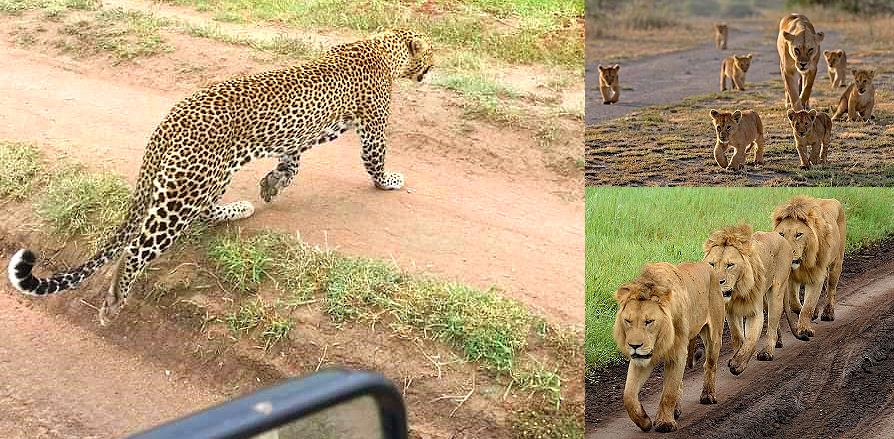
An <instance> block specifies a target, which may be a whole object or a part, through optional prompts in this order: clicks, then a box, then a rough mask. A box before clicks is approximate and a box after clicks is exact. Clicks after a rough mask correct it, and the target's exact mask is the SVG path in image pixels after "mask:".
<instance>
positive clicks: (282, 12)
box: [174, 0, 583, 66]
mask: <svg viewBox="0 0 894 439" xmlns="http://www.w3.org/2000/svg"><path fill="white" fill-rule="evenodd" d="M174 3H177V4H181V5H188V6H192V7H195V8H196V9H198V10H201V11H208V12H212V13H213V14H214V16H215V18H217V19H219V20H221V21H228V22H233V21H241V22H256V21H276V22H282V23H285V24H287V25H290V26H293V27H296V28H302V29H307V28H320V27H324V28H325V27H328V28H348V29H352V30H355V31H360V32H364V33H369V32H373V31H377V30H380V29H384V28H393V27H409V28H415V29H418V30H421V31H425V32H426V33H428V34H430V35H431V36H432V38H433V39H434V40H435V41H436V42H437V43H438V44H439V45H441V46H442V47H443V46H447V47H449V48H453V49H461V50H464V51H470V50H471V51H474V52H478V53H482V54H486V55H489V56H492V57H495V58H498V59H502V60H505V61H508V62H519V63H548V64H562V65H569V66H576V65H579V64H580V62H581V61H582V60H583V41H582V34H583V33H582V31H581V29H580V25H579V23H578V19H579V18H580V17H583V2H579V1H573V0H562V1H557V2H551V1H535V0H482V1H478V0H473V1H467V2H460V3H452V4H435V5H434V6H432V5H431V4H428V5H426V4H425V3H423V2H410V3H406V2H397V1H389V0H368V1H364V2H356V1H349V0H312V1H305V2H281V1H278V0H257V1H252V2H246V1H244V0H215V1H209V0H175V1H174ZM426 7H433V8H435V9H436V10H439V11H441V12H443V13H434V14H433V13H430V12H428V11H427V10H426ZM505 23H510V24H509V25H507V24H505Z"/></svg>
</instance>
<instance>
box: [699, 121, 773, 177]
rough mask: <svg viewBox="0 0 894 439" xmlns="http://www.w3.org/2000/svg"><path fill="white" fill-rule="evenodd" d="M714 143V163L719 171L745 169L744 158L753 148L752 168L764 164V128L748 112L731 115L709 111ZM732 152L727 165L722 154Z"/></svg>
mask: <svg viewBox="0 0 894 439" xmlns="http://www.w3.org/2000/svg"><path fill="white" fill-rule="evenodd" d="M711 119H713V122H714V131H715V132H716V139H717V142H716V143H715V144H714V160H715V161H716V162H717V165H718V166H720V167H721V168H725V169H730V170H733V171H738V170H741V169H742V168H743V167H744V166H745V155H746V154H748V152H749V151H751V146H752V144H753V145H755V148H754V164H756V165H760V164H763V163H764V124H763V122H761V117H760V116H759V115H758V114H757V113H756V112H754V111H752V110H745V111H739V110H736V111H734V112H732V113H730V112H725V111H718V110H711ZM730 148H732V149H733V157H732V160H731V161H730V162H729V164H727V161H726V151H727V150H729V149H730Z"/></svg>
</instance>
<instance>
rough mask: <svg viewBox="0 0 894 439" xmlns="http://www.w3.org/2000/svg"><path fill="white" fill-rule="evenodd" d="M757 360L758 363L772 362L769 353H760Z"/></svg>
mask: <svg viewBox="0 0 894 439" xmlns="http://www.w3.org/2000/svg"><path fill="white" fill-rule="evenodd" d="M757 359H758V360H759V361H773V354H771V353H769V352H761V353H759V354H757Z"/></svg>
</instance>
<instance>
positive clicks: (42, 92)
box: [0, 41, 583, 324]
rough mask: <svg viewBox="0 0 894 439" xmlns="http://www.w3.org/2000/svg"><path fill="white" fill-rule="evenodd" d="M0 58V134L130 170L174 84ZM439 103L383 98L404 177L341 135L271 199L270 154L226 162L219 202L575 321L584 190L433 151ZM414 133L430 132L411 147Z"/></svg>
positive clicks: (394, 165) (9, 55) (14, 53)
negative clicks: (263, 188)
mask: <svg viewBox="0 0 894 439" xmlns="http://www.w3.org/2000/svg"><path fill="white" fill-rule="evenodd" d="M141 62H144V63H152V62H155V60H154V59H147V60H142V61H141ZM0 65H5V66H12V68H7V69H0V121H2V122H0V138H5V139H17V140H33V141H37V142H41V143H42V146H43V147H45V148H46V149H45V150H44V152H45V153H47V154H48V156H49V157H55V156H57V155H63V156H69V157H71V158H72V159H74V161H77V162H81V163H85V164H87V165H88V166H91V167H93V168H94V169H106V170H111V171H113V172H115V173H118V174H121V175H124V176H125V177H126V178H128V179H129V181H130V182H131V183H133V182H134V181H135V178H136V175H137V172H138V169H139V164H140V162H141V159H142V155H143V151H144V148H145V143H146V139H148V137H149V135H150V133H151V132H152V130H154V129H155V126H156V125H157V123H158V122H159V121H160V120H161V118H162V117H163V116H164V115H165V114H166V113H167V112H168V110H169V109H170V108H171V107H172V106H173V105H174V104H175V103H176V102H177V101H178V100H179V99H181V98H182V97H183V96H184V93H183V92H182V91H179V90H174V91H170V90H159V89H156V88H149V87H144V86H140V85H135V84H133V83H132V81H129V80H128V78H127V77H120V76H119V78H120V79H119V78H115V80H112V81H110V80H109V79H108V78H109V74H110V73H109V71H105V72H101V73H97V72H96V70H102V68H101V67H93V66H91V65H89V64H87V63H79V62H76V61H71V60H67V59H65V58H64V57H56V56H50V55H44V54H40V53H36V52H33V51H28V50H22V49H18V48H14V47H12V46H11V45H10V44H9V43H8V42H7V41H0ZM115 73H116V72H115V71H112V72H111V75H115ZM118 74H119V75H120V74H121V73H120V72H119V73H118ZM403 95H407V93H403ZM439 108H440V104H439V103H438V100H437V97H436V96H435V97H431V96H421V95H420V96H415V95H411V96H410V97H409V98H404V99H401V102H395V105H394V109H393V111H392V113H393V114H392V123H393V128H392V131H393V134H392V137H391V145H392V146H391V148H390V151H389V154H388V165H387V166H388V168H389V169H393V170H398V171H402V172H404V175H405V176H406V177H407V187H406V188H405V189H406V190H402V191H396V192H383V191H378V190H376V189H374V188H373V187H372V185H371V184H370V182H369V178H368V177H367V175H366V172H365V170H364V169H363V166H362V163H361V161H360V148H359V143H358V139H357V137H356V135H353V134H351V135H347V136H345V139H339V140H337V141H336V142H333V143H332V144H327V145H325V146H323V147H320V148H314V149H313V150H311V151H309V152H308V154H307V155H306V157H304V160H303V161H302V168H301V172H300V173H299V175H298V177H297V178H296V180H295V182H294V183H293V185H292V186H291V187H290V188H288V189H287V190H286V191H285V192H284V193H283V194H281V195H280V196H279V197H278V198H277V199H276V200H274V202H273V203H270V204H263V202H261V201H260V199H259V196H258V183H257V182H258V181H259V179H260V178H261V177H263V176H264V175H265V174H266V173H267V172H268V171H269V170H270V169H272V168H273V166H274V164H273V162H272V161H271V160H262V161H257V162H253V163H251V164H249V166H247V167H246V168H244V169H243V170H242V171H241V172H239V173H238V174H236V176H235V178H234V181H233V184H232V185H231V187H230V189H229V191H228V193H227V194H226V195H225V197H224V201H225V202H226V201H232V200H235V199H247V200H251V201H252V202H254V203H255V204H256V207H258V209H257V211H256V213H255V215H254V217H253V218H250V219H249V220H246V221H240V222H239V223H238V224H237V225H238V226H240V227H245V228H248V229H252V228H255V229H256V228H265V227H269V228H274V229H278V230H282V231H286V232H300V233H301V237H302V238H303V239H304V240H305V241H308V242H310V243H312V244H318V245H321V246H329V247H333V248H336V249H339V250H340V251H343V252H345V253H348V254H356V255H363V256H368V257H375V258H382V259H386V260H388V259H393V260H395V261H396V262H397V263H398V264H399V265H401V266H402V267H405V268H407V269H409V270H417V269H418V270H422V271H425V272H428V273H432V274H435V275H438V276H441V277H443V278H447V279H451V280H458V281H462V282H464V283H468V284H470V285H474V286H477V287H480V288H488V287H490V286H493V285H495V286H497V287H498V288H500V289H503V290H504V291H505V293H506V294H507V295H509V296H511V297H513V298H515V299H518V300H520V301H522V302H525V303H527V304H528V305H529V306H531V307H532V308H534V309H535V310H537V311H538V312H540V313H542V314H544V315H545V316H546V317H547V318H548V319H549V320H552V321H555V322H564V323H572V324H581V323H582V322H583V308H582V307H581V306H580V303H581V300H582V297H583V294H582V287H581V286H582V285H583V224H582V221H581V218H582V217H583V206H582V203H581V202H580V201H579V199H572V200H569V199H568V197H567V196H565V195H560V194H554V193H551V192H550V191H551V190H556V191H557V192H559V191H560V189H561V188H558V187H557V186H556V185H554V184H553V183H551V182H544V181H542V180H537V179H536V178H535V177H537V176H525V175H507V174H502V173H500V172H492V171H488V170H485V169H482V168H481V167H479V166H476V165H474V164H467V163H465V162H463V161H460V160H456V159H454V158H452V157H450V156H449V155H444V156H442V155H432V154H431V151H435V150H437V149H438V148H440V147H443V146H447V145H449V144H450V143H445V142H444V141H443V139H441V138H439V137H437V136H440V135H442V134H444V132H445V131H449V129H448V128H446V127H438V126H437V124H438V121H439V120H440V119H439V118H440V116H442V115H441V114H439V113H438V111H439V110H438V109H439ZM409 113H412V115H411V114H409ZM430 126H434V128H435V129H434V130H433V131H431V132H429V127H430ZM481 134H482V135H484V133H481ZM486 136H487V137H481V138H477V139H476V138H466V139H463V140H462V141H465V142H484V141H487V142H493V143H494V146H495V149H500V148H502V146H501V144H500V142H501V141H507V140H508V139H511V135H504V133H500V132H496V131H495V132H493V133H486ZM484 139H487V140H484ZM420 142H425V143H432V144H433V145H432V144H429V145H426V146H425V147H424V148H421V149H422V150H419V147H418V144H419V143H420ZM551 188H552V189H551ZM234 224H235V223H234Z"/></svg>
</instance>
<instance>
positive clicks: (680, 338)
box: [614, 262, 689, 359]
mask: <svg viewBox="0 0 894 439" xmlns="http://www.w3.org/2000/svg"><path fill="white" fill-rule="evenodd" d="M679 279H680V278H679V276H678V275H677V274H676V271H675V270H674V266H673V265H672V264H669V263H667V262H659V263H654V264H647V265H645V266H643V269H642V271H641V273H640V275H639V277H637V278H636V280H634V281H633V282H630V283H627V284H624V285H621V286H620V287H619V288H618V291H617V292H616V293H615V299H616V300H617V301H618V304H619V305H620V308H623V307H624V306H625V305H627V303H629V302H631V301H634V300H639V301H646V300H653V301H656V302H658V305H659V307H660V309H661V312H662V314H663V316H664V319H665V321H666V323H667V324H668V325H669V326H670V331H669V332H670V334H664V333H662V334H660V335H659V336H658V337H656V339H655V346H654V349H653V351H652V355H653V356H654V358H656V359H664V358H666V357H667V355H668V354H669V353H671V352H673V351H675V350H676V348H678V347H679V345H680V344H686V345H687V346H688V344H689V337H687V334H686V332H687V330H688V328H687V327H686V325H685V324H684V322H683V319H684V318H685V316H686V312H685V310H684V309H683V307H682V305H681V304H680V303H679V301H678V300H674V299H675V293H674V287H675V286H676V284H677V282H679ZM616 323H618V322H616ZM669 335H672V336H669ZM614 336H615V340H616V341H617V343H618V349H619V350H621V352H626V349H624V345H623V343H624V341H626V340H627V336H626V333H625V330H624V325H621V324H615V326H614Z"/></svg>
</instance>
